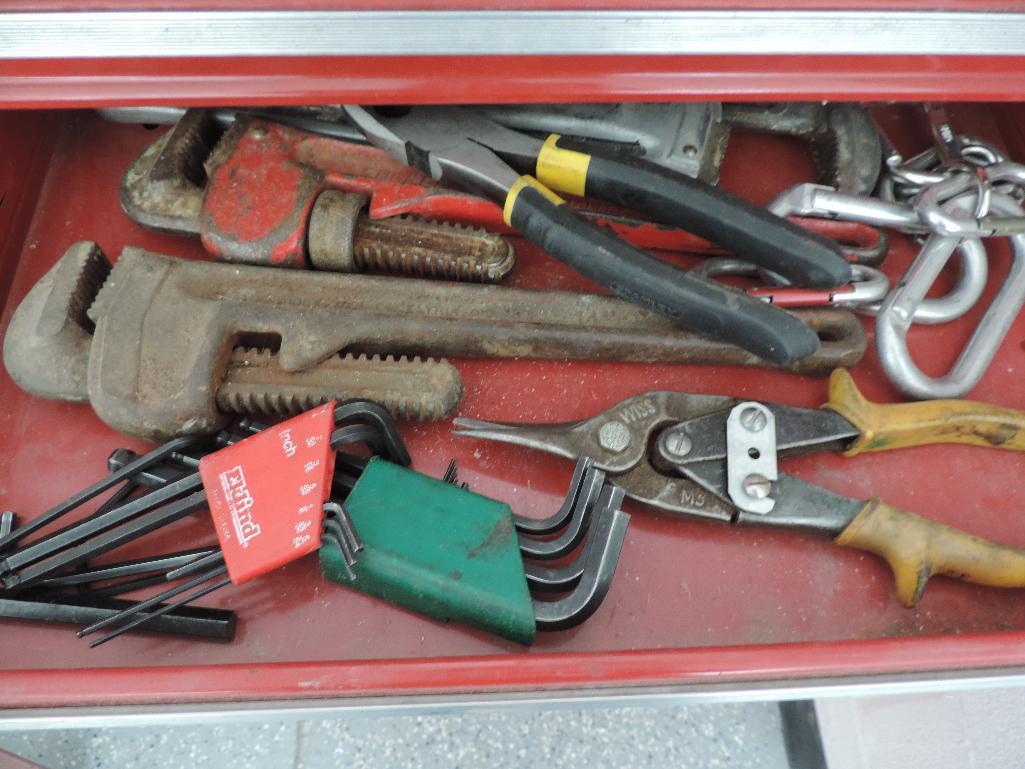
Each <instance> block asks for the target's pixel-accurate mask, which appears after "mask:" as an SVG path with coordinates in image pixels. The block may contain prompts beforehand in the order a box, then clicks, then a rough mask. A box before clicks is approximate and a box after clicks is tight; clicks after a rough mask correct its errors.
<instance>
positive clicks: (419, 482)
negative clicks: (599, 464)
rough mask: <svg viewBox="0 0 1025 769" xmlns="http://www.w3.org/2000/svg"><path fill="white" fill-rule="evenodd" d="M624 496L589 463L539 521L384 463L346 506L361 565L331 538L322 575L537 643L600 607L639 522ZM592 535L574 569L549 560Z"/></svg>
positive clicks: (371, 469) (375, 465)
mask: <svg viewBox="0 0 1025 769" xmlns="http://www.w3.org/2000/svg"><path fill="white" fill-rule="evenodd" d="M452 480H454V478H453V479H452ZM622 500H623V492H622V490H621V489H620V488H619V487H617V486H613V485H612V484H606V483H605V478H604V473H602V471H601V470H597V469H596V468H594V467H593V464H592V463H591V461H590V460H589V459H586V458H584V459H582V460H581V461H580V462H579V463H578V465H577V468H576V471H575V472H574V475H573V481H572V482H571V485H570V490H569V493H568V495H567V497H566V500H565V502H564V504H563V505H562V507H561V508H560V510H559V511H558V512H556V513H555V514H554V515H552V516H551V517H549V518H546V519H543V520H535V519H530V518H524V517H521V516H516V515H513V513H512V511H511V509H510V508H509V506H508V505H507V504H505V503H503V502H499V501H497V500H494V499H489V498H487V497H484V496H481V495H479V494H475V493H473V492H472V491H469V490H468V489H466V488H464V487H461V486H459V485H458V484H456V483H454V482H446V481H445V480H440V479H437V478H431V477H429V476H426V475H423V474H421V473H417V472H415V471H413V470H409V469H408V468H406V467H402V466H400V465H397V464H393V463H391V462H387V461H385V460H383V459H381V458H380V457H374V458H372V459H371V460H370V461H369V462H368V463H367V465H366V468H365V469H364V470H363V472H362V473H361V474H360V476H359V479H358V480H357V481H356V483H355V485H354V486H353V488H352V491H351V492H350V493H349V495H348V498H347V499H346V500H345V502H344V510H345V512H346V513H347V514H348V519H349V520H350V521H351V523H352V525H353V527H354V528H355V530H356V531H357V532H358V533H359V534H358V536H359V539H360V540H361V543H362V549H361V550H360V551H359V552H358V557H355V558H351V559H350V558H347V557H346V553H345V552H344V551H343V549H342V548H339V547H338V545H337V544H336V542H335V541H334V540H333V539H332V538H325V539H324V541H323V543H322V544H321V548H320V563H321V568H322V570H323V573H324V575H325V576H326V577H327V578H328V579H330V580H332V581H334V582H338V583H340V584H343V585H347V586H349V587H352V588H355V589H357V590H361V591H363V592H365V593H368V594H370V595H374V596H377V597H378V598H382V599H384V600H386V601H389V602H391V603H395V604H397V605H399V606H402V607H404V608H406V609H409V610H411V611H414V612H417V613H420V614H424V615H427V616H429V617H433V618H435V619H441V620H446V621H447V620H455V621H458V622H462V623H464V624H467V625H470V626H472V627H476V628H480V629H482V630H486V631H488V632H491V633H495V634H496V635H499V636H502V637H504V638H508V639H510V640H513V641H516V642H518V643H522V644H530V643H531V642H533V640H534V637H535V634H536V633H537V631H538V630H562V629H565V628H569V627H572V626H574V625H577V624H579V623H580V622H583V621H584V620H585V619H587V618H588V617H589V616H590V615H591V614H593V613H594V611H595V610H596V609H597V608H598V606H599V605H600V604H601V601H602V599H603V598H604V597H605V595H606V593H607V592H608V589H609V586H610V584H611V582H612V577H613V575H614V573H615V570H616V565H617V564H618V562H619V554H620V552H621V550H622V546H623V542H624V540H625V538H626V529H627V526H628V524H629V520H630V516H629V515H627V514H626V513H624V512H622V511H621V510H620V509H619V507H620V504H621V503H622ZM585 534H587V541H586V542H585V544H584V546H583V548H582V549H581V552H580V554H579V555H578V556H577V557H576V558H575V559H574V560H572V561H571V562H570V563H568V564H566V565H562V566H557V567H551V566H547V565H545V564H544V561H550V560H553V559H560V558H563V557H564V556H566V555H568V554H569V553H571V552H572V551H573V550H574V549H576V547H577V546H578V545H579V544H580V542H581V541H582V540H583V539H584V537H585ZM539 535H552V536H551V538H549V539H538V538H536V537H537V536H539ZM524 558H527V559H531V560H533V561H541V563H534V562H528V563H526V564H525V563H524ZM538 595H543V596H555V595H558V596H561V597H557V598H555V599H554V600H544V599H541V598H538V597H537V596H538Z"/></svg>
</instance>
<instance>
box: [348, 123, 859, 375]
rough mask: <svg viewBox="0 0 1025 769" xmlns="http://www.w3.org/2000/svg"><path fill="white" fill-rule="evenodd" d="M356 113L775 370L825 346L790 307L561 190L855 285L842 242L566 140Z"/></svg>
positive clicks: (582, 267)
mask: <svg viewBox="0 0 1025 769" xmlns="http://www.w3.org/2000/svg"><path fill="white" fill-rule="evenodd" d="M346 111H347V114H348V115H349V117H350V118H351V119H352V120H353V122H354V123H355V124H356V125H357V126H358V127H359V128H360V129H361V130H362V131H363V132H364V133H365V134H366V135H367V138H368V139H369V140H370V141H371V143H373V144H375V145H376V146H378V147H381V148H382V149H384V150H386V151H388V152H389V153H390V154H391V155H393V156H394V157H396V158H397V159H399V160H401V161H402V162H404V163H407V164H409V165H412V166H415V167H417V168H419V169H421V170H423V171H425V172H427V173H429V174H431V176H432V177H433V178H435V179H438V180H439V181H447V182H450V183H453V184H456V185H457V186H461V187H464V188H469V189H470V190H472V191H474V192H477V193H480V194H483V195H485V196H487V197H490V198H492V199H493V200H496V201H497V202H499V203H500V204H501V205H502V206H503V210H504V215H505V219H506V221H507V223H508V224H510V226H512V227H513V228H515V229H516V230H518V231H519V232H520V233H522V234H523V235H524V236H525V237H526V238H528V239H529V240H531V241H533V242H534V243H537V244H538V245H539V246H541V247H542V248H543V249H544V250H545V251H546V252H548V253H549V254H550V255H551V256H553V257H555V258H556V259H558V260H559V261H561V262H563V263H564V264H566V265H568V266H569V267H571V268H573V269H574V270H576V271H577V272H580V273H581V274H583V275H585V276H586V277H588V278H590V279H591V280H593V281H594V282H595V283H598V284H599V285H601V286H604V287H606V288H608V289H610V290H612V291H613V292H615V293H616V294H618V295H620V296H622V297H623V298H625V299H627V300H629V301H632V302H634V303H636V304H639V305H641V306H642V307H645V308H646V309H649V310H651V311H653V312H656V313H658V314H660V315H664V316H666V317H668V318H670V319H672V320H673V321H675V322H676V323H678V324H679V325H681V326H683V327H686V328H690V329H693V330H696V331H700V332H704V333H707V334H709V335H711V336H713V337H715V338H717V339H720V340H722V341H726V342H730V343H733V344H737V345H739V346H741V347H743V348H744V349H747V350H749V351H751V352H753V353H755V354H756V355H759V356H761V357H763V358H765V359H766V360H768V361H771V362H773V363H778V364H783V363H787V362H790V361H794V360H798V359H800V358H802V357H804V356H806V355H809V354H811V353H813V352H814V351H815V350H816V349H818V346H819V340H818V337H817V336H816V335H815V334H814V332H812V331H811V329H809V328H808V327H807V326H806V325H805V324H803V323H802V322H801V321H799V320H798V319H797V318H796V317H795V316H793V315H790V314H789V313H786V312H785V311H783V310H781V309H780V308H777V307H771V306H768V305H766V304H765V303H763V302H760V301H758V300H756V299H753V298H751V297H747V296H744V295H742V294H741V292H738V291H735V290H733V289H730V288H728V287H726V286H723V285H721V284H716V283H714V282H713V281H708V280H705V279H702V278H699V277H697V276H694V275H690V274H688V273H686V272H685V271H683V270H680V269H678V268H676V267H673V266H672V265H670V264H667V263H666V262H663V261H661V260H659V259H656V258H654V257H653V256H651V255H650V254H647V253H645V252H644V251H641V250H639V249H637V248H635V247H634V246H631V245H630V244H628V243H626V242H624V241H622V240H620V239H619V238H618V237H616V235H614V234H613V233H612V232H611V231H609V230H606V229H604V228H602V227H599V226H597V225H594V224H592V223H590V222H587V221H586V220H584V219H583V218H581V217H580V216H578V215H577V214H575V213H574V212H573V211H572V210H570V209H569V208H567V207H565V206H563V205H562V202H563V201H562V199H561V198H560V197H559V196H558V195H557V194H556V192H555V191H553V188H554V190H558V191H561V192H564V193H568V194H581V195H590V196H594V197H599V198H602V199H604V200H607V201H610V202H614V203H617V204H619V205H622V206H625V207H627V208H631V209H633V210H637V211H641V212H644V213H647V214H649V215H650V216H652V218H654V219H656V220H657V221H662V222H664V223H667V224H673V225H675V226H680V227H683V228H684V229H687V230H690V231H692V232H694V233H695V234H697V235H700V236H702V237H705V238H707V239H709V240H712V241H713V242H715V243H717V244H719V245H721V246H723V247H725V248H728V249H730V250H734V251H737V252H738V255H740V256H742V257H743V258H745V259H747V260H749V261H752V262H756V263H759V264H761V265H763V266H765V267H768V268H769V269H772V270H773V271H775V272H779V273H781V274H783V275H785V276H787V277H796V278H797V280H798V282H800V283H802V284H804V285H814V286H819V287H827V286H837V285H841V284H843V283H845V282H847V281H848V280H849V278H850V266H849V265H848V264H847V262H846V261H845V260H844V259H843V256H842V254H841V252H840V250H839V247H838V246H837V245H836V244H835V243H832V242H831V241H829V240H827V239H824V238H821V237H819V236H817V235H814V234H812V233H809V232H807V231H805V230H802V229H801V228H799V227H796V226H795V225H793V224H792V223H790V222H789V221H787V220H785V219H782V218H780V217H776V216H773V215H772V214H769V213H768V212H766V211H763V210H761V209H758V208H756V207H754V206H751V205H749V204H747V203H744V202H743V201H740V200H739V199H737V198H734V197H733V196H730V195H727V194H726V193H724V192H722V191H720V190H717V189H715V188H713V187H710V186H709V185H706V184H704V183H701V182H697V181H695V180H692V179H688V178H687V177H683V176H680V175H677V174H673V173H670V172H667V171H665V170H664V169H660V168H658V167H657V166H654V165H653V164H650V163H644V162H643V161H638V160H635V159H634V160H628V159H616V158H605V157H599V156H596V155H593V154H588V153H586V152H581V151H578V150H577V149H574V148H571V147H567V146H564V144H563V141H562V140H561V139H559V138H558V137H554V136H553V137H549V138H548V139H547V140H541V139H537V138H534V137H531V136H527V135H526V134H521V133H519V132H517V131H514V130H512V129H509V128H506V127H504V126H501V125H499V124H498V123H496V122H494V121H493V120H491V119H490V118H488V117H486V116H485V115H483V114H482V113H480V112H479V111H476V110H473V109H469V108H462V107H412V108H409V109H407V110H404V111H402V112H401V113H400V114H395V113H394V112H392V111H389V112H387V113H382V112H381V111H377V112H371V111H369V110H366V109H363V108H360V107H346Z"/></svg>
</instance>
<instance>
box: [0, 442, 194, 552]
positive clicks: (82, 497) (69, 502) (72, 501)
mask: <svg viewBox="0 0 1025 769" xmlns="http://www.w3.org/2000/svg"><path fill="white" fill-rule="evenodd" d="M197 440H198V438H197V437H196V436H194V435H186V436H184V437H182V438H175V439H174V440H172V441H168V442H167V443H165V444H164V445H163V446H160V447H158V448H156V449H154V450H153V451H151V452H150V453H149V454H146V455H145V456H142V457H139V459H138V460H136V461H135V462H131V463H129V464H127V465H125V466H124V467H122V468H121V469H120V470H118V471H117V472H116V473H111V474H110V475H108V476H107V477H106V478H104V479H103V480H101V481H98V482H96V483H94V484H93V485H92V486H89V487H88V488H85V489H83V490H82V491H80V492H78V493H77V494H75V495H74V496H73V497H70V498H69V499H66V500H64V501H63V502H61V503H60V504H59V505H57V506H56V507H52V508H50V509H49V510H47V511H46V512H45V513H43V514H42V515H40V516H39V517H37V518H33V519H32V520H31V521H28V522H27V523H25V524H24V525H22V526H19V527H18V528H17V529H15V530H14V531H12V532H11V533H10V534H8V535H7V536H6V537H3V538H0V550H3V549H4V548H5V547H7V546H9V545H12V544H14V543H15V542H19V541H21V540H22V539H24V538H25V537H27V536H28V535H29V534H32V533H34V532H36V531H39V530H40V529H41V528H43V527H44V526H46V525H48V524H50V523H52V522H53V521H55V520H57V519H58V518H60V517H61V516H62V515H65V514H67V513H69V512H71V511H72V510H74V509H75V508H76V507H79V506H81V505H83V504H85V503H86V502H88V501H89V500H90V499H92V498H93V497H95V496H97V495H99V494H102V493H103V492H104V491H106V490H107V489H109V488H112V487H114V486H115V485H117V484H118V483H120V482H121V481H124V480H127V479H129V478H131V477H132V476H133V475H135V474H136V473H137V472H139V471H140V470H144V469H146V467H148V466H149V465H151V464H153V463H155V462H159V461H161V460H162V459H164V458H165V457H167V456H169V455H170V454H171V453H172V452H175V451H180V450H181V449H184V448H187V447H188V446H191V445H192V444H193V443H195V442H196V441H197Z"/></svg>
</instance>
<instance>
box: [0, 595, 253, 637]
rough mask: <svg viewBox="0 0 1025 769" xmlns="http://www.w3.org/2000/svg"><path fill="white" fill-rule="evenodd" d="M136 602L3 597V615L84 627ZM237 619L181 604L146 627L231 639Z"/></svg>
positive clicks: (228, 613)
mask: <svg viewBox="0 0 1025 769" xmlns="http://www.w3.org/2000/svg"><path fill="white" fill-rule="evenodd" d="M134 603H135V602H134V601H125V600H121V599H116V598H96V597H93V596H76V595H68V596H60V597H59V598H54V599H49V598H46V599H44V598H41V597H38V598H37V597H35V596H32V597H27V598H0V618H3V619H20V620H31V621H34V622H58V623H64V624H69V625H78V626H81V625H83V624H85V623H87V622H88V623H93V622H99V621H100V620H102V619H105V618H106V617H111V616H114V615H116V614H120V613H121V612H123V611H124V610H125V609H128V608H130V607H131V606H133V605H134ZM236 621H237V618H236V616H235V612H233V611H228V610H226V609H209V608H206V607H202V606H180V607H173V608H170V609H169V610H168V611H167V612H165V613H164V614H163V615H161V616H159V617H155V618H154V622H152V623H151V624H148V625H147V626H146V630H147V631H148V632H153V633H160V634H163V635H178V636H186V637H191V638H210V639H216V640H221V641H230V640H232V639H233V638H234V637H235V625H236Z"/></svg>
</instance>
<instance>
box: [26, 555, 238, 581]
mask: <svg viewBox="0 0 1025 769" xmlns="http://www.w3.org/2000/svg"><path fill="white" fill-rule="evenodd" d="M214 552H218V551H217V548H215V547H201V548H196V549H193V550H182V551H180V552H177V553H164V554H162V555H151V556H148V557H146V558H135V559H133V560H131V561H119V562H117V563H108V564H104V565H103V566H97V567H96V568H94V569H90V570H89V571H79V572H75V573H74V574H64V575H61V576H59V577H50V579H46V580H43V581H42V582H41V583H40V587H56V586H58V585H81V584H84V583H88V582H102V581H103V580H105V579H116V578H118V577H134V576H136V575H139V574H149V573H150V572H155V571H168V570H169V569H177V568H178V567H179V566H185V565H186V564H189V563H193V562H194V561H196V560H197V559H199V558H203V557H205V556H208V555H210V553H214Z"/></svg>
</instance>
